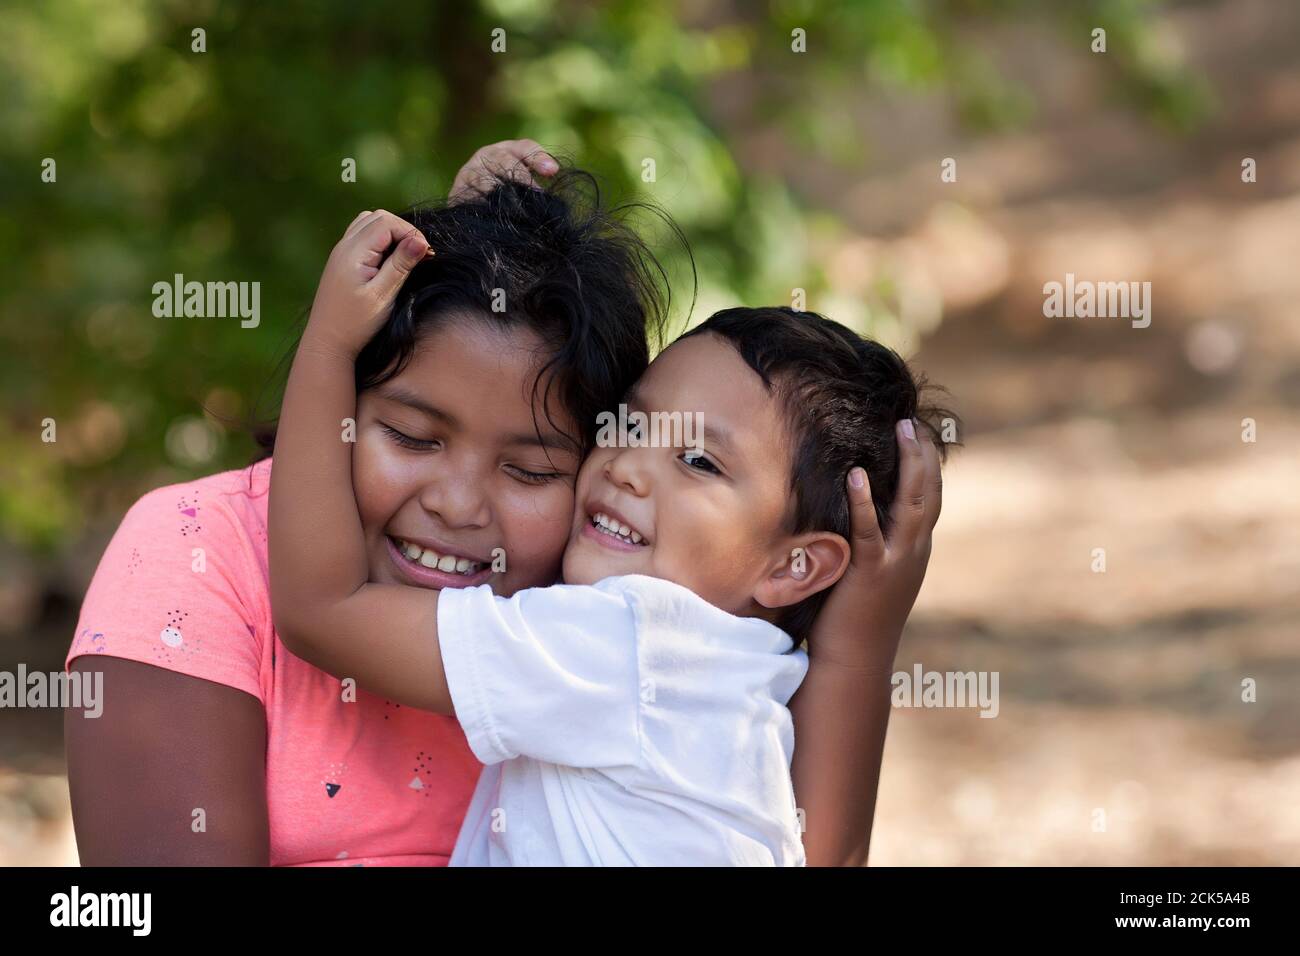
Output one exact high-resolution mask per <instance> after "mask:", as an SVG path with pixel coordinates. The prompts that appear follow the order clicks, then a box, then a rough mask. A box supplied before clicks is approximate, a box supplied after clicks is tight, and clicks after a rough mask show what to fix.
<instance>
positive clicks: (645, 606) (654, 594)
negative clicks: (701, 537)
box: [592, 574, 794, 653]
mask: <svg viewBox="0 0 1300 956" xmlns="http://www.w3.org/2000/svg"><path fill="white" fill-rule="evenodd" d="M592 587H594V588H595V589H597V590H599V591H602V592H604V593H606V594H610V595H616V596H618V597H620V598H621V599H622V600H624V601H625V602H627V604H628V605H629V606H630V608H631V609H632V613H633V615H634V617H635V620H636V624H637V627H638V629H655V630H662V629H665V628H668V629H673V630H679V631H686V632H689V633H690V634H691V635H692V636H693V637H694V638H696V639H700V640H706V641H709V642H711V643H732V642H736V643H737V644H738V645H740V646H743V647H744V648H746V649H748V650H763V651H769V650H770V651H773V652H775V653H785V652H786V651H788V650H790V648H791V647H792V646H793V644H794V642H793V641H792V640H791V638H790V635H788V634H787V633H786V632H785V631H783V630H781V629H780V628H779V627H777V626H776V625H775V624H772V623H770V622H768V621H764V620H762V619H761V618H756V617H742V616H741V615H738V614H732V613H731V612H730V611H725V610H723V609H722V608H720V607H716V606H714V605H712V604H710V603H709V602H708V601H706V600H704V598H702V597H700V596H699V595H698V594H696V593H695V592H694V591H692V590H691V589H690V588H688V587H685V586H683V585H681V584H678V583H676V582H675V581H669V580H667V579H665V578H656V577H651V576H649V575H645V574H623V575H617V576H614V577H608V578H603V579H601V580H600V581H597V582H596V583H595V584H594V585H592Z"/></svg>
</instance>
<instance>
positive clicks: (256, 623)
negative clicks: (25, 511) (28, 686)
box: [65, 479, 269, 703]
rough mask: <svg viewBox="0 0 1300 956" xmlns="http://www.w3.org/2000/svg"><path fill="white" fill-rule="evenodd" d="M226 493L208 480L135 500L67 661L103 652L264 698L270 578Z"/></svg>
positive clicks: (94, 585)
mask: <svg viewBox="0 0 1300 956" xmlns="http://www.w3.org/2000/svg"><path fill="white" fill-rule="evenodd" d="M228 497H229V496H228V495H227V494H226V493H224V492H223V491H222V490H221V489H220V487H219V486H216V485H215V484H214V479H203V480H200V481H197V482H192V483H190V484H184V485H174V486H171V487H167V488H160V489H158V490H156V491H152V492H150V493H149V494H147V495H145V496H144V497H143V498H141V499H140V500H139V501H137V502H136V503H135V504H134V505H133V506H132V507H131V509H130V510H129V511H128V512H127V514H126V516H125V517H124V518H123V519H122V523H121V525H120V526H119V527H118V529H117V532H116V533H115V534H114V535H113V538H112V540H111V541H110V542H109V545H108V548H107V549H106V550H105V552H104V555H103V557H102V558H101V559H100V562H99V566H98V568H96V570H95V576H94V578H92V580H91V583H90V587H89V589H88V590H87V592H86V598H85V601H84V602H83V603H82V606H81V614H80V617H79V619H78V622H77V631H76V634H75V636H74V637H73V640H72V645H71V647H70V648H69V650H68V656H67V660H66V662H65V666H71V664H72V661H73V660H75V659H76V658H78V657H81V656H84V655H98V654H104V655H107V656H109V657H118V658H124V659H127V660H133V661H140V662H141V663H145V664H152V665H154V666H156V667H162V668H165V669H167V670H171V671H176V672H178V673H181V674H187V675H190V676H192V677H199V678H202V679H204V680H209V681H214V682H215V683H218V684H225V685H228V686H230V687H234V688H236V689H238V690H242V691H244V692H246V693H248V694H251V695H253V696H254V697H256V698H257V699H258V700H261V701H263V703H265V697H264V693H263V689H262V681H261V658H262V646H263V640H264V635H265V633H266V627H267V623H268V622H269V603H268V602H269V598H268V596H267V593H266V591H267V586H266V578H265V575H264V573H262V572H261V571H260V570H259V562H257V560H256V557H255V555H254V553H253V549H254V547H255V545H254V543H253V540H254V539H253V537H251V536H250V533H249V530H248V529H247V528H245V527H244V519H242V518H241V515H240V514H239V513H238V512H237V510H236V509H234V508H232V507H231V505H230V503H229V501H228ZM259 540H264V539H259Z"/></svg>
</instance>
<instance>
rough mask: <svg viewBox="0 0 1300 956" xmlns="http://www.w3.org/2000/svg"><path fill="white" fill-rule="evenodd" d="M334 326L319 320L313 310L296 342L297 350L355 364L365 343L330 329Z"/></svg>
mask: <svg viewBox="0 0 1300 956" xmlns="http://www.w3.org/2000/svg"><path fill="white" fill-rule="evenodd" d="M335 327H336V323H333V322H327V321H323V320H321V319H320V318H319V317H318V316H317V315H316V313H315V312H314V311H313V313H312V316H311V318H309V319H308V320H307V327H306V328H305V329H304V330H303V333H302V338H301V339H300V340H299V342H298V351H299V352H305V353H310V354H312V355H316V356H320V357H322V358H326V359H329V360H331V361H334V362H338V363H347V364H348V365H354V364H356V360H357V356H358V355H360V354H361V349H362V348H364V347H365V343H364V342H356V341H352V340H350V339H349V338H348V337H347V336H343V335H339V334H338V333H337V332H334V331H330V330H331V329H332V328H335Z"/></svg>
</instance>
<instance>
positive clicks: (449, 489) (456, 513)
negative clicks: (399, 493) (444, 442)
mask: <svg viewBox="0 0 1300 956" xmlns="http://www.w3.org/2000/svg"><path fill="white" fill-rule="evenodd" d="M485 487H486V482H484V481H483V480H482V479H481V478H479V477H477V476H474V475H440V476H439V477H437V478H436V479H434V480H432V481H428V482H426V483H425V484H424V487H422V488H421V489H420V507H422V508H423V509H424V510H425V511H427V512H429V513H430V514H433V515H436V516H437V517H438V518H439V520H441V521H442V523H443V524H444V525H446V526H447V527H448V528H485V527H487V525H488V524H489V523H490V521H491V517H490V516H491V508H490V507H489V505H488V498H487V495H486V494H485V492H484V488H485Z"/></svg>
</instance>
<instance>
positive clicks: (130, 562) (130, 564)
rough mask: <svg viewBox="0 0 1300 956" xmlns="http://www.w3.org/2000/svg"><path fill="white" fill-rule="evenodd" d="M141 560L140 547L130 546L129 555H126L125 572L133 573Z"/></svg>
mask: <svg viewBox="0 0 1300 956" xmlns="http://www.w3.org/2000/svg"><path fill="white" fill-rule="evenodd" d="M141 560H142V559H141V558H140V549H139V548H132V549H131V553H130V555H128V556H127V559H126V573H127V574H135V572H136V570H137V569H138V568H139V567H140V564H141Z"/></svg>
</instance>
